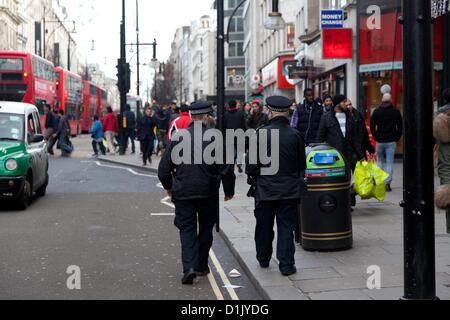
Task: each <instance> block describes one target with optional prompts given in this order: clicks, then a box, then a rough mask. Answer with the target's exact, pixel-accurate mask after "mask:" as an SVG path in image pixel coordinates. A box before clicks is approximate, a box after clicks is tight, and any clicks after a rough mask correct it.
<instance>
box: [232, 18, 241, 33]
mask: <svg viewBox="0 0 450 320" xmlns="http://www.w3.org/2000/svg"><path fill="white" fill-rule="evenodd" d="M230 32H244V19H243V18H239V17H235V18H233V20H231V22H230Z"/></svg>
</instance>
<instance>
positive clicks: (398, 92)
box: [359, 1, 444, 118]
mask: <svg viewBox="0 0 450 320" xmlns="http://www.w3.org/2000/svg"><path fill="white" fill-rule="evenodd" d="M374 2H375V4H376V2H377V1H371V2H370V3H371V4H374ZM379 2H380V6H381V5H382V3H383V2H386V1H379ZM391 3H392V2H391ZM359 10H360V11H359V12H360V21H359V25H360V28H359V106H360V107H361V108H362V110H363V111H364V112H365V113H366V115H367V118H370V116H371V114H372V113H373V111H374V109H375V108H377V107H378V106H379V105H380V104H381V99H382V94H381V87H382V86H383V85H386V84H387V85H390V86H391V88H392V97H393V102H394V105H396V106H397V107H398V108H399V109H400V111H401V112H403V31H402V30H403V28H402V26H401V24H399V23H398V19H399V17H400V16H401V15H402V11H401V7H400V6H398V7H394V8H388V9H387V10H386V11H383V12H382V15H381V29H370V25H371V23H370V21H369V19H370V17H369V16H368V15H366V12H367V7H364V5H362V7H360V8H359ZM433 38H434V45H433V47H434V52H433V56H434V108H435V109H436V110H437V108H438V105H439V98H440V93H441V92H442V89H443V76H444V72H443V70H444V49H443V43H444V41H443V17H438V18H437V19H436V22H435V24H434V27H433Z"/></svg>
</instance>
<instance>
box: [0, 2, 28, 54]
mask: <svg viewBox="0 0 450 320" xmlns="http://www.w3.org/2000/svg"><path fill="white" fill-rule="evenodd" d="M19 9H20V3H19V1H18V0H0V51H16V50H18V48H19V42H20V40H21V39H19V34H18V28H19V26H20V25H21V24H22V23H23V22H24V19H23V17H22V15H21V14H20V13H19V12H20V10H19Z"/></svg>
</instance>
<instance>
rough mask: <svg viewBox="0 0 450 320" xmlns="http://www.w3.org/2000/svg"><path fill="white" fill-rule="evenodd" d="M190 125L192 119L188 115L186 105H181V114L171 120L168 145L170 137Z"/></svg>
mask: <svg viewBox="0 0 450 320" xmlns="http://www.w3.org/2000/svg"><path fill="white" fill-rule="evenodd" d="M191 123H192V118H191V115H190V113H189V106H188V105H186V104H183V105H181V114H180V116H179V117H178V118H177V119H175V120H173V121H172V123H171V124H170V127H169V134H168V139H169V143H170V141H171V140H172V135H173V134H174V133H175V132H177V131H178V130H182V129H188V128H189V126H190V125H191Z"/></svg>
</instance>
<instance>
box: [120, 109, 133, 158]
mask: <svg viewBox="0 0 450 320" xmlns="http://www.w3.org/2000/svg"><path fill="white" fill-rule="evenodd" d="M122 126H123V139H124V142H125V144H124V145H125V151H126V150H127V149H128V143H129V140H131V153H132V154H134V153H136V146H135V139H136V115H135V114H134V112H132V111H131V107H130V105H129V104H127V106H126V108H125V112H124V113H123V117H122Z"/></svg>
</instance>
